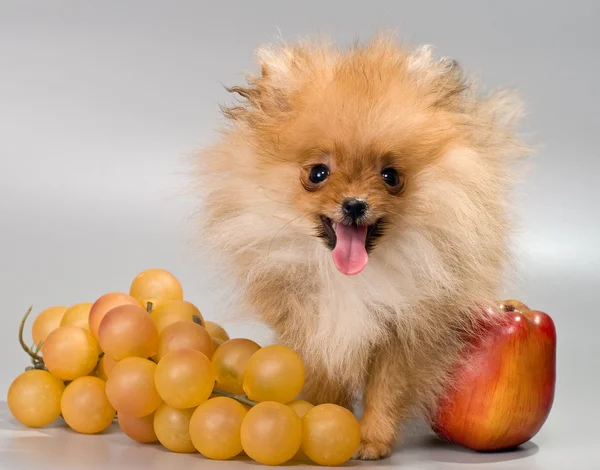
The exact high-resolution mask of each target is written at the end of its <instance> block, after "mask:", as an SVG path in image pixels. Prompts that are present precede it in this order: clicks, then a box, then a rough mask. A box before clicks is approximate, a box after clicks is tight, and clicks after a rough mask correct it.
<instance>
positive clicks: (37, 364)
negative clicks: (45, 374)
mask: <svg viewBox="0 0 600 470" xmlns="http://www.w3.org/2000/svg"><path fill="white" fill-rule="evenodd" d="M32 310H33V305H30V306H29V308H28V309H27V312H26V313H25V315H24V316H23V319H22V320H21V324H20V325H19V343H20V344H21V347H22V348H23V351H25V352H26V353H27V354H29V356H30V357H31V363H32V364H33V367H27V368H26V370H32V369H40V370H46V366H45V365H44V360H43V359H42V357H41V356H40V355H39V354H38V352H39V350H40V349H41V347H42V343H41V342H40V344H38V345H37V346H36V347H35V348H34V349H33V350H32V348H30V347H29V346H27V344H25V341H24V340H23V330H24V329H25V323H26V322H27V318H28V317H29V315H30V314H31V311H32Z"/></svg>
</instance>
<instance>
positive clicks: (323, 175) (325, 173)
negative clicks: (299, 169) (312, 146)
mask: <svg viewBox="0 0 600 470" xmlns="http://www.w3.org/2000/svg"><path fill="white" fill-rule="evenodd" d="M328 177H329V168H327V167H326V166H325V165H317V166H315V167H313V168H312V169H311V170H310V174H309V175H308V179H309V180H310V182H311V183H313V184H319V183H322V182H323V181H325V180H326V179H327V178H328Z"/></svg>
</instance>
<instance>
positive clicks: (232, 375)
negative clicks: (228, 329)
mask: <svg viewBox="0 0 600 470" xmlns="http://www.w3.org/2000/svg"><path fill="white" fill-rule="evenodd" d="M259 349H260V346H259V345H258V344H256V343H255V342H254V341H251V340H249V339H244V338H234V339H230V340H229V341H225V342H224V343H223V344H222V345H221V346H219V348H218V349H217V351H216V352H215V353H214V355H213V358H212V364H213V368H214V370H215V377H216V380H217V385H216V387H217V388H220V389H222V390H225V391H227V392H230V393H235V394H237V395H241V394H242V393H244V388H243V384H244V370H245V369H246V364H247V363H248V360H249V359H250V357H251V356H252V355H253V354H254V353H255V352H256V351H258V350H259Z"/></svg>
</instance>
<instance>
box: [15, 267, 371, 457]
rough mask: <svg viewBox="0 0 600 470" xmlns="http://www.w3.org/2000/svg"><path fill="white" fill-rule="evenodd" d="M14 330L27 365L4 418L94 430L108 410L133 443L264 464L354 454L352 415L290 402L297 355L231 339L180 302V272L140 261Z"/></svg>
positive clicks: (300, 370) (107, 418) (297, 376)
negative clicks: (122, 288) (120, 281)
mask: <svg viewBox="0 0 600 470" xmlns="http://www.w3.org/2000/svg"><path fill="white" fill-rule="evenodd" d="M30 312H31V309H30V310H29V311H28V312H27V314H26V315H25V317H24V318H23V321H22V323H21V328H20V331H19V340H20V342H21V345H22V346H23V349H24V350H25V351H26V352H27V353H28V354H29V355H30V356H31V358H32V363H33V366H32V367H28V368H27V370H26V371H25V372H24V373H23V374H21V375H19V376H18V377H17V378H16V379H15V380H14V381H13V383H12V384H11V386H10V388H9V391H8V406H9V409H10V411H11V413H12V414H13V416H14V417H15V418H16V419H17V420H18V421H20V422H21V423H22V424H24V425H26V426H29V427H42V426H45V425H48V424H50V423H51V422H53V421H54V420H56V419H57V418H59V416H62V418H63V419H64V421H65V422H66V424H67V425H68V426H69V427H70V428H72V429H73V430H75V431H77V432H80V433H84V434H96V433H100V432H102V431H103V430H105V429H106V428H108V427H109V426H110V425H111V424H112V423H113V421H114V420H115V419H117V420H118V424H119V427H120V428H121V430H122V431H123V432H124V433H125V434H126V435H127V436H129V437H130V438H131V439H133V440H135V441H137V442H140V443H155V442H159V443H160V444H162V445H163V446H164V447H165V448H167V449H169V450H170V451H173V452H183V453H192V452H199V453H200V454H202V455H204V456H205V457H207V458H210V459H215V460H226V459H231V458H233V457H236V456H238V455H240V454H242V453H245V454H246V455H247V456H248V457H250V458H251V459H253V460H255V461H257V462H259V463H262V464H266V465H280V464H283V463H285V462H287V461H289V460H299V459H302V460H304V459H307V458H308V459H310V460H312V461H313V462H315V463H317V464H320V465H341V464H343V463H345V462H346V461H348V460H349V459H350V458H351V457H352V455H353V454H354V453H355V452H356V450H357V448H358V445H359V443H360V429H359V425H358V422H357V420H356V418H355V417H354V415H353V414H352V413H351V412H350V411H348V410H347V409H345V408H342V407H340V406H337V405H334V404H321V405H318V406H313V405H312V404H311V403H308V402H307V401H304V400H299V399H298V395H299V394H300V392H301V390H302V388H303V386H304V374H305V370H304V364H303V362H302V360H301V358H300V357H299V356H298V354H296V353H295V352H294V351H293V350H291V349H289V348H287V347H285V346H282V345H270V346H265V347H261V346H260V345H258V344H257V343H255V342H254V341H251V340H250V339H245V338H233V339H230V338H229V335H228V334H227V332H226V331H225V330H224V329H223V328H222V327H221V326H220V325H218V324H216V323H214V322H210V321H205V320H204V318H203V316H202V314H201V313H200V310H199V309H198V308H197V307H196V306H195V305H194V304H192V303H191V302H189V301H187V300H184V298H183V289H182V287H181V283H180V282H179V280H178V279H177V278H176V277H175V276H173V275H172V274H171V273H169V272H168V271H165V270H161V269H150V270H147V271H144V272H142V273H140V274H139V275H138V276H136V277H135V279H134V280H133V282H132V284H131V287H130V290H129V294H125V293H122V292H111V293H108V294H105V295H103V296H101V297H100V298H98V299H97V300H96V301H95V302H94V303H79V304H76V305H73V306H71V307H70V308H66V307H51V308H48V309H46V310H44V311H42V312H41V313H40V314H39V315H38V316H37V317H36V319H35V321H34V323H33V327H32V336H33V342H34V346H33V347H31V348H29V347H27V346H26V344H25V342H24V341H23V328H24V325H25V321H26V319H27V316H28V315H29V313H30Z"/></svg>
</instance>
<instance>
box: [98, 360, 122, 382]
mask: <svg viewBox="0 0 600 470" xmlns="http://www.w3.org/2000/svg"><path fill="white" fill-rule="evenodd" d="M116 364H117V361H115V360H114V359H113V358H112V357H110V356H107V355H106V354H103V355H102V357H101V358H100V360H99V361H98V365H97V366H96V371H95V372H94V375H95V376H96V377H98V378H99V379H102V380H104V381H105V382H106V381H107V380H108V376H109V374H110V372H111V371H112V370H113V368H114V367H115V365H116Z"/></svg>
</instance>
